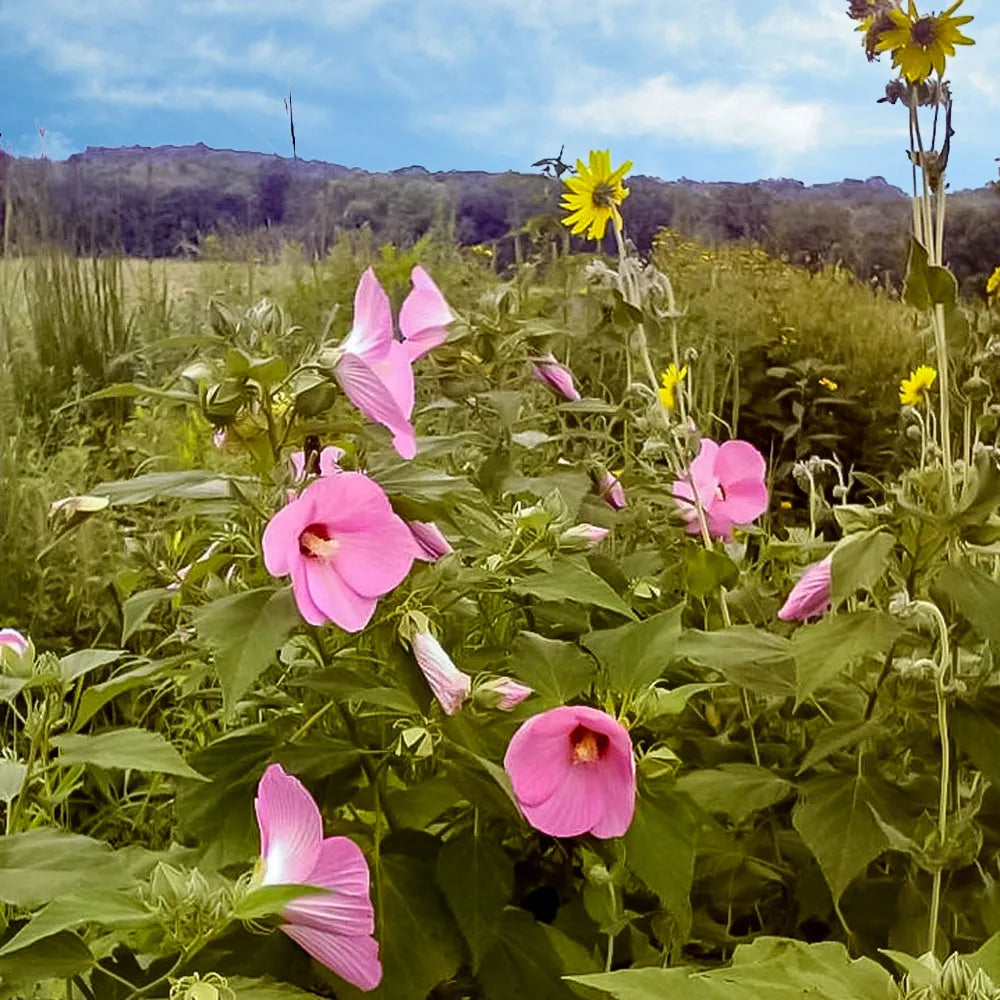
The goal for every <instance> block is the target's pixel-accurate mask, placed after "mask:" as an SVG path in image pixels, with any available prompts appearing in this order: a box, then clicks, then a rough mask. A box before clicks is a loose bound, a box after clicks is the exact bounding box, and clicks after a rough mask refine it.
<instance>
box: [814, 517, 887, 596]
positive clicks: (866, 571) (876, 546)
mask: <svg viewBox="0 0 1000 1000" xmlns="http://www.w3.org/2000/svg"><path fill="white" fill-rule="evenodd" d="M895 544H896V539H895V538H894V537H893V536H892V535H891V534H890V533H889V532H888V531H884V530H883V529H882V528H872V529H871V530H870V531H858V532H856V533H855V534H853V535H847V536H846V537H845V538H842V539H841V540H840V541H839V542H838V543H837V546H836V548H835V549H834V550H833V562H832V563H831V565H830V600H831V601H832V603H833V606H834V607H836V606H837V605H838V604H840V602H841V601H844V600H846V599H847V598H848V597H851V596H852V595H853V594H854V593H856V592H857V591H858V590H861V589H865V590H871V588H872V587H873V586H874V585H875V584H876V583H877V582H878V580H879V579H880V578H881V576H882V574H883V573H884V572H885V570H886V566H887V565H888V562H889V553H890V552H891V551H892V549H893V546H894V545H895Z"/></svg>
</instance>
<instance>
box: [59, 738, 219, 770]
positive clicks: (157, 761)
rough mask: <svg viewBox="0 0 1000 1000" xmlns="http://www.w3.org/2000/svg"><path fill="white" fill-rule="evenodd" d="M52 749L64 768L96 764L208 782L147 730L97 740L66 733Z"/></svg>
mask: <svg viewBox="0 0 1000 1000" xmlns="http://www.w3.org/2000/svg"><path fill="white" fill-rule="evenodd" d="M52 745H53V746H54V747H55V748H56V749H57V750H58V751H59V761H60V763H63V764H96V765H98V766H99V767H113V768H119V769H121V770H135V771H153V772H155V773H157V774H175V775H178V776H179V777H181V778H194V779H196V780H200V781H206V780H207V779H206V778H205V777H203V776H202V775H200V774H199V773H198V772H197V771H196V770H195V769H194V768H193V767H191V765H190V764H188V763H187V762H186V761H185V760H184V758H183V757H182V756H181V755H180V754H179V753H178V752H177V750H176V749H175V747H174V746H173V745H172V744H171V743H169V742H168V741H167V739H166V737H164V736H162V735H160V733H154V732H151V731H150V730H148V729H134V728H127V729H110V730H108V731H107V732H104V733H98V734H97V735H96V736H83V735H80V734H79V733H69V734H67V735H65V736H57V737H55V738H54V739H53V740H52Z"/></svg>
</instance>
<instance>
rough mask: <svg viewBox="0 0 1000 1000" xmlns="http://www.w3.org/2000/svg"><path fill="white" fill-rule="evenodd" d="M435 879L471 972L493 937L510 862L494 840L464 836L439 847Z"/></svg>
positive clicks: (508, 891) (509, 891)
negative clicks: (462, 940) (461, 939)
mask: <svg viewBox="0 0 1000 1000" xmlns="http://www.w3.org/2000/svg"><path fill="white" fill-rule="evenodd" d="M437 882H438V885H439V886H440V887H441V891H442V892H443V893H444V897H445V899H446V900H447V901H448V906H449V907H450V908H451V912H452V913H453V914H454V915H455V922H456V924H457V925H458V927H459V928H460V929H461V931H462V936H463V937H464V938H465V942H466V944H468V946H469V952H470V953H471V955H472V968H473V971H475V970H476V969H478V968H479V963H480V962H481V961H482V960H483V956H484V955H485V953H486V951H487V949H488V948H489V947H490V946H491V945H492V944H493V942H494V941H495V940H496V937H497V934H498V932H499V921H500V918H501V916H502V914H503V912H504V908H505V907H506V906H507V904H508V903H509V902H510V898H511V896H512V895H513V892H514V864H513V862H512V861H511V860H510V858H509V857H508V856H507V852H506V851H504V849H503V848H502V847H501V846H500V845H499V844H498V843H496V842H494V841H492V840H487V839H485V838H484V837H476V836H473V835H468V836H464V837H461V838H459V839H457V840H453V841H451V842H449V843H448V844H445V846H444V847H443V848H442V849H441V853H440V854H439V855H438V861H437Z"/></svg>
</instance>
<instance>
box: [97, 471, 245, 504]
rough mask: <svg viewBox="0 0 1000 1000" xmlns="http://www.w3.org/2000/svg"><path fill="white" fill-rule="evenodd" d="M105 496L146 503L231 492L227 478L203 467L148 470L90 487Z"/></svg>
mask: <svg viewBox="0 0 1000 1000" xmlns="http://www.w3.org/2000/svg"><path fill="white" fill-rule="evenodd" d="M90 492H91V493H92V494H94V496H102V497H107V498H108V499H109V500H110V501H111V503H112V505H115V506H126V505H129V504H143V503H149V501H150V500H223V499H226V498H228V497H229V496H231V487H230V485H229V479H228V478H226V477H225V476H220V475H219V474H218V473H217V472H206V471H205V470H204V469H185V470H184V471H182V472H147V473H145V474H144V475H141V476H136V477H135V478H134V479H120V480H117V481H116V482H113V483H101V485H100V486H95V487H94V488H93V489H92V490H91V491H90Z"/></svg>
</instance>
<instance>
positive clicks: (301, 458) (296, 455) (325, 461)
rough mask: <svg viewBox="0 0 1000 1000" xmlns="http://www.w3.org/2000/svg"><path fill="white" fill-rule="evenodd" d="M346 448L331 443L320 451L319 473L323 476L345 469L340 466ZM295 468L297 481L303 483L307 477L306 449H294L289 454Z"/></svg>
mask: <svg viewBox="0 0 1000 1000" xmlns="http://www.w3.org/2000/svg"><path fill="white" fill-rule="evenodd" d="M344 454H345V452H344V449H343V448H338V447H337V446H336V445H332V444H329V445H327V446H326V447H325V448H324V449H323V450H322V451H321V452H320V453H319V474H320V475H321V476H333V475H336V474H337V473H338V472H342V471H343V470H342V469H341V468H340V460H341V459H342V458H343V457H344ZM288 457H289V459H290V460H291V463H292V468H293V469H294V470H295V482H297V483H301V482H302V480H303V479H305V478H306V453H305V452H304V451H293V452H292V453H291V455H289V456H288Z"/></svg>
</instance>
